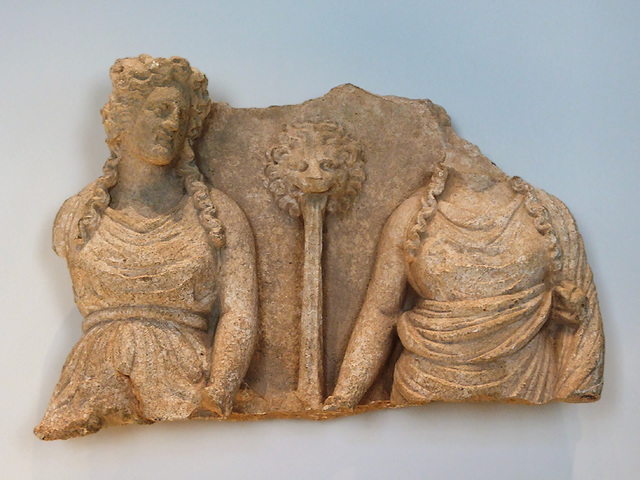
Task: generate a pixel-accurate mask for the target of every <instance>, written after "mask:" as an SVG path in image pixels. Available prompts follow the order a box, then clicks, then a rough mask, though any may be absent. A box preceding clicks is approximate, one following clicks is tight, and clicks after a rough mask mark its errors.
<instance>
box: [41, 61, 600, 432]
mask: <svg viewBox="0 0 640 480" xmlns="http://www.w3.org/2000/svg"><path fill="white" fill-rule="evenodd" d="M111 72H112V80H113V83H114V91H113V94H112V96H111V99H110V100H109V102H108V103H107V105H106V106H105V108H104V110H103V117H104V122H105V127H106V130H107V137H108V138H107V142H108V144H109V146H110V148H111V150H112V157H111V158H110V159H109V160H108V161H107V164H106V165H105V169H104V175H103V176H102V177H101V178H100V179H98V180H97V181H96V182H94V183H92V184H91V185H89V186H88V187H87V188H85V189H84V190H83V191H82V192H80V193H79V194H78V195H76V196H75V197H72V198H71V199H69V200H68V201H67V202H66V203H65V204H64V205H63V207H62V209H61V210H60V213H59V214H58V218H57V219H56V223H55V226H54V248H55V250H56V252H57V253H58V254H59V255H61V256H62V257H64V258H66V260H67V262H68V264H69V269H70V272H71V276H72V280H73V284H74V291H75V295H76V303H77V304H78V307H79V308H80V311H81V313H82V314H83V316H84V317H85V321H84V323H83V332H84V333H83V336H82V338H81V339H80V341H79V343H78V344H77V345H76V347H75V348H74V350H73V351H72V353H71V354H70V356H69V358H68V359H67V363H66V364H65V367H64V369H63V373H62V377H61V379H60V382H59V384H58V386H57V387H56V391H55V392H54V395H53V398H52V400H51V403H50V405H49V408H48V409H47V412H46V413H45V418H44V419H43V421H42V423H41V424H40V425H39V426H38V427H37V428H36V434H37V435H38V436H39V437H41V438H43V439H55V438H68V437H72V436H77V435H83V434H87V433H91V432H94V431H97V430H99V429H100V428H102V427H104V426H108V425H118V424H126V423H152V422H155V421H160V420H176V419H184V418H210V419H224V418H228V419H237V420H241V419H251V418H265V417H303V418H314V419H318V418H328V417H333V416H339V415H345V414H350V413H352V412H354V411H355V412H360V411H366V410H370V409H375V408H386V407H396V406H402V405H413V404H422V403H428V402H432V401H466V400H471V401H512V402H523V403H545V402H548V401H553V400H561V401H570V402H586V401H593V400H597V399H598V398H599V395H600V391H601V388H602V370H603V352H604V340H603V334H602V322H601V319H600V313H599V310H598V303H597V298H596V292H595V287H594V284H593V280H592V275H591V271H590V269H589V266H588V264H587V262H586V258H585V255H584V248H583V245H582V241H581V238H580V235H579V234H578V232H577V230H576V227H575V223H574V221H573V219H572V217H571V215H570V214H569V212H568V211H567V209H566V207H565V206H564V205H563V204H562V203H561V202H560V201H559V200H557V199H555V198H554V197H552V196H550V195H548V194H546V193H545V192H543V191H541V190H538V189H536V188H535V187H533V186H531V185H529V184H528V183H526V182H525V181H524V180H522V179H519V178H517V177H514V178H510V177H507V176H506V175H505V174H504V173H503V172H501V171H500V169H499V168H498V167H496V166H495V165H494V164H492V163H491V162H490V161H489V160H488V159H487V158H486V157H484V156H483V155H482V154H481V153H480V151H479V150H478V149H477V147H475V146H473V145H471V144H469V143H468V142H466V141H464V140H462V139H460V138H459V137H458V136H457V135H456V134H455V132H454V131H453V129H452V127H451V122H450V120H449V117H448V116H447V114H446V112H445V111H444V110H443V109H442V108H441V107H439V106H437V105H434V104H433V103H432V102H430V101H428V100H408V99H403V98H398V97H381V96H377V95H373V94H370V93H368V92H365V91H363V90H361V89H358V88H357V87H354V86H352V85H343V86H340V87H337V88H335V89H333V90H332V91H331V92H329V93H328V94H327V95H325V96H323V97H321V98H318V99H314V100H310V101H308V102H305V103H303V104H301V105H289V106H281V107H270V108H266V109H234V108H232V107H230V106H228V105H226V104H213V106H212V107H211V111H210V113H209V108H210V103H209V99H208V95H207V94H206V79H205V78H204V76H203V75H202V74H201V73H200V72H198V71H197V70H195V69H192V68H191V67H190V66H189V65H188V63H187V62H186V61H184V60H183V59H177V58H172V59H169V60H165V59H152V58H151V57H147V56H141V57H140V58H138V59H123V60H119V61H118V62H116V64H115V65H114V67H113V68H112V71H111ZM205 117H206V121H204V124H203V120H204V119H205ZM194 150H195V157H194ZM222 192H224V193H222ZM323 404H324V405H323Z"/></svg>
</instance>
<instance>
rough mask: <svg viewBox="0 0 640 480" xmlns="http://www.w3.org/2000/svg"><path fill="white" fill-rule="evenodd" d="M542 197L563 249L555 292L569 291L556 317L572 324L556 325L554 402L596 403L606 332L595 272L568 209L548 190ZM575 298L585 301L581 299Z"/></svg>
mask: <svg viewBox="0 0 640 480" xmlns="http://www.w3.org/2000/svg"><path fill="white" fill-rule="evenodd" d="M537 194H538V195H539V198H540V199H541V200H542V202H543V203H544V205H545V207H546V208H547V210H548V211H549V214H550V215H549V216H550V220H551V224H552V227H553V230H554V232H555V234H556V236H557V239H558V245H559V247H560V249H561V251H562V257H561V262H562V268H561V270H560V271H559V272H558V274H557V275H558V277H557V278H556V285H558V287H556V289H557V290H558V291H560V292H564V293H563V294H561V295H564V296H565V297H567V298H565V299H564V301H559V302H556V305H555V306H554V307H552V312H551V315H552V316H554V315H555V316H557V317H560V318H564V319H567V318H569V320H570V321H565V322H557V332H556V349H557V365H558V374H557V382H556V391H555V398H556V399H557V400H562V401H569V402H588V401H595V400H598V399H599V398H600V393H601V391H602V376H603V369H604V334H603V329H602V318H601V316H600V309H599V306H598V298H597V294H596V287H595V285H594V283H593V274H592V272H591V268H590V267H589V264H588V263H587V258H586V254H585V251H584V244H583V242H582V237H581V236H580V234H579V233H578V230H577V228H576V224H575V220H574V219H573V217H572V216H571V214H570V213H569V210H568V209H567V207H566V206H565V205H564V204H563V203H562V202H561V201H560V200H558V199H557V198H555V197H552V196H551V195H548V194H547V193H545V192H542V191H538V192H537ZM569 296H571V298H568V297H569ZM576 297H580V300H578V301H576V300H575V298H576ZM572 303H573V304H574V309H575V312H573V314H572V313H571V312H569V313H568V312H566V311H563V310H566V306H567V304H569V305H571V304H572ZM553 310H555V311H553ZM571 317H574V318H571Z"/></svg>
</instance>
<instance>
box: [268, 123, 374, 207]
mask: <svg viewBox="0 0 640 480" xmlns="http://www.w3.org/2000/svg"><path fill="white" fill-rule="evenodd" d="M280 141H281V143H280V144H279V145H276V146H274V147H272V148H271V149H269V150H268V151H267V155H266V158H267V164H266V167H265V175H266V177H267V186H268V188H269V190H271V193H272V194H273V195H274V197H275V198H276V201H277V202H278V206H279V207H280V208H282V209H283V210H285V211H287V212H289V214H291V215H293V216H299V215H300V198H301V197H302V196H304V195H314V194H315V195H317V194H325V195H327V196H328V200H327V211H328V212H344V211H346V210H347V209H348V208H349V206H350V205H351V204H352V203H353V200H354V199H355V197H356V196H357V195H358V194H359V193H360V190H361V189H362V183H363V182H364V179H365V175H364V170H363V162H364V160H363V158H362V155H361V153H360V150H359V148H358V146H357V144H356V143H355V141H354V140H353V139H352V138H351V137H350V136H349V135H348V134H347V133H346V132H345V131H344V129H343V128H342V127H341V126H340V125H338V124H336V123H332V122H322V123H305V124H302V125H295V126H289V127H286V129H285V131H284V132H283V134H282V135H281V137H280Z"/></svg>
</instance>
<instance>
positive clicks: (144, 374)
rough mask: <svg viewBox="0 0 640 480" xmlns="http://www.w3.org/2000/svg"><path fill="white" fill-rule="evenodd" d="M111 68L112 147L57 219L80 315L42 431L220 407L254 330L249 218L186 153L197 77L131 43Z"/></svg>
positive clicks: (195, 126)
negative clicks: (130, 54) (131, 51)
mask: <svg viewBox="0 0 640 480" xmlns="http://www.w3.org/2000/svg"><path fill="white" fill-rule="evenodd" d="M111 79H112V82H113V92H112V94H111V97H110V99H109V101H108V103H107V104H106V105H105V107H104V109H103V110H102V116H103V119H104V124H105V129H106V131H107V143H108V145H109V147H110V150H111V157H110V158H109V160H108V161H107V162H106V164H105V166H104V168H103V172H104V174H103V175H102V176H101V177H100V178H98V179H97V180H96V181H95V182H93V183H92V184H90V185H89V186H88V187H86V188H85V189H84V190H82V191H81V192H80V193H79V194H78V195H76V196H74V197H72V198H70V199H69V200H67V201H66V202H65V203H64V205H63V206H62V208H61V210H60V212H59V213H58V216H57V218H56V221H55V225H54V233H53V241H54V249H55V251H56V253H58V254H59V255H60V256H62V257H64V258H65V259H66V260H67V263H68V265H69V270H70V272H71V278H72V281H73V287H74V293H75V300H76V303H77V305H78V308H79V309H80V312H81V313H82V315H83V316H84V317H85V319H84V322H83V325H82V329H83V336H82V338H81V339H80V341H79V342H78V344H77V345H76V346H75V347H74V349H73V351H72V352H71V354H70V355H69V358H68V359H67V362H66V364H65V366H64V369H63V372H62V376H61V378H60V381H59V383H58V385H57V387H56V389H55V391H54V394H53V397H52V399H51V402H50V405H49V407H48V409H47V411H46V413H45V416H44V419H43V420H42V422H41V423H40V425H39V426H38V427H36V430H35V432H36V434H37V435H38V436H39V437H40V438H43V439H46V440H52V439H58V438H69V437H73V436H78V435H85V434H87V433H92V432H95V431H97V430H99V429H100V428H102V427H104V426H108V425H117V424H126V423H152V422H155V421H160V420H174V419H182V418H188V417H189V416H191V415H193V414H195V413H197V412H198V410H200V411H202V409H208V410H210V411H212V412H214V413H216V414H218V415H222V416H227V415H229V414H230V412H231V408H232V402H233V399H234V396H235V394H236V392H237V390H238V388H239V386H240V383H241V381H242V379H243V377H244V375H245V373H246V370H247V368H248V366H249V362H250V359H251V356H252V354H253V351H254V346H255V341H256V335H257V305H256V304H257V284H256V272H255V252H254V245H253V236H252V233H251V230H250V227H249V224H248V222H247V220H246V218H245V216H244V214H243V212H242V211H241V210H240V209H239V207H238V206H237V205H236V204H235V203H234V202H233V201H232V200H231V199H229V198H228V197H227V196H226V195H224V194H223V193H222V192H220V191H217V190H215V189H212V188H210V187H208V186H207V185H206V184H205V183H204V179H203V175H202V173H201V172H200V170H199V168H198V167H197V165H196V163H195V159H194V152H193V142H194V140H195V139H196V138H197V136H198V135H199V133H200V131H201V129H202V125H203V122H204V119H205V117H206V116H207V114H208V112H209V109H210V100H209V96H208V94H207V80H206V77H205V76H204V75H203V74H201V73H200V72H199V71H198V70H195V69H193V68H191V67H190V65H189V63H188V62H187V61H186V60H184V59H181V58H176V57H173V58H170V59H163V58H157V59H154V58H151V57H149V56H147V55H142V56H140V57H138V58H127V59H121V60H118V61H117V62H116V63H115V65H114V66H113V67H112V69H111ZM212 336H213V340H212Z"/></svg>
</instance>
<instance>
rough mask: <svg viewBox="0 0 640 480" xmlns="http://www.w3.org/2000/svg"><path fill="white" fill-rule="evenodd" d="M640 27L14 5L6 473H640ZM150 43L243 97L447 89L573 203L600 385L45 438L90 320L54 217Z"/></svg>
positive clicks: (561, 17)
mask: <svg viewBox="0 0 640 480" xmlns="http://www.w3.org/2000/svg"><path fill="white" fill-rule="evenodd" d="M445 3H446V5H445ZM54 5H55V6H54ZM638 25H640V3H638V2H636V1H589V0H587V1H585V0H583V1H563V2H558V1H532V2H512V1H473V0H472V1H465V2H458V1H456V2H436V1H397V2H382V1H366V2H365V1H345V0H343V1H340V2H339V1H326V0H325V1H321V2H320V1H318V2H300V1H280V2H265V1H262V2H258V1H255V2H250V1H234V2H219V1H211V2H204V1H202V2H185V3H184V4H179V3H178V2H175V1H171V2H169V1H163V2H124V1H115V0H114V1H110V2H98V1H93V2H44V1H43V2H29V1H22V2H11V1H8V2H7V1H5V2H3V3H2V6H0V45H1V46H2V48H1V51H0V60H1V62H0V65H1V66H2V70H1V72H0V102H1V103H0V107H1V108H0V162H1V165H2V174H1V175H0V195H1V201H0V212H1V217H0V218H1V219H2V248H1V249H0V255H1V256H2V274H1V275H0V292H1V295H2V312H3V317H4V318H3V321H2V325H3V333H2V335H0V359H1V362H2V363H1V367H2V368H1V369H0V375H1V379H2V386H3V388H2V393H1V394H0V415H1V419H0V426H1V428H0V432H1V435H0V464H1V465H2V467H1V468H2V475H1V476H2V478H11V479H22V478H36V479H40V478H43V479H63V478H64V479H87V478H91V479H113V478H157V479H175V478H258V477H259V478H282V479H284V478H310V479H316V478H317V479H377V478H385V479H390V478H431V477H433V478H487V479H497V478H508V479H511V478H518V479H534V478H535V479H540V478H559V479H563V478H575V479H583V478H594V479H595V478H611V479H625V478H629V479H631V478H637V475H638V473H637V472H638V471H640V459H639V456H638V451H640V433H639V432H640V407H639V406H638V398H639V397H640V379H639V375H638V373H637V372H638V369H639V367H640V354H639V353H638V352H639V351H640V348H639V344H640V327H639V323H640V322H638V316H639V312H640V300H639V298H640V291H639V288H638V287H639V284H640V282H639V280H640V275H639V273H638V271H639V269H640V260H639V259H640V255H639V254H638V248H639V247H640V227H639V226H638V220H639V211H640V208H639V204H640V194H639V190H640V165H639V162H638V152H639V151H640V140H639V139H640V136H639V135H638V127H639V125H640V122H639V120H640V96H639V93H640V88H639V87H640V82H639V81H638V75H639V74H640V55H639V53H640V34H639V33H638V32H639V31H640V29H639V28H638ZM139 53H149V54H152V55H156V56H170V55H180V56H184V57H186V58H188V59H189V60H190V61H191V63H192V64H193V65H194V66H196V67H198V68H199V69H200V70H202V71H203V72H204V73H205V74H206V75H207V76H208V77H209V81H210V86H211V88H210V91H211V94H212V96H213V97H214V98H215V99H217V100H223V101H227V102H229V103H230V104H231V105H233V106H236V107H249V106H256V107H262V106H268V105H272V104H286V103H298V102H301V101H304V100H306V99H309V98H313V97H317V96H320V95H323V94H324V93H326V92H327V91H328V90H329V89H331V88H332V87H334V86H336V85H338V84H341V83H346V82H350V83H353V84H356V85H358V86H360V87H362V88H365V89H367V90H369V91H371V92H374V93H378V94H393V95H398V96H405V97H411V98H430V99H431V100H433V101H434V102H436V103H438V104H441V105H443V106H444V107H445V108H446V109H447V111H448V113H449V114H450V115H451V117H452V119H453V122H454V125H455V126H456V128H457V130H458V132H459V133H460V134H461V135H462V136H463V137H465V138H466V139H468V140H470V141H471V142H473V143H476V144H477V145H479V146H480V148H481V149H482V150H483V152H484V153H485V154H486V155H487V156H489V157H490V158H491V159H492V160H493V161H494V162H496V163H497V164H498V165H499V166H500V167H502V168H503V170H505V171H506V172H507V173H509V174H512V175H516V174H517V175H521V176H522V177H524V178H525V179H526V180H528V181H529V182H531V183H533V184H534V185H536V186H538V187H541V188H543V189H545V190H547V191H549V192H551V193H553V194H555V195H556V196H558V197H559V198H561V199H562V200H564V201H565V203H567V204H568V206H569V207H570V208H571V210H572V212H573V213H574V215H575V217H576V218H577V220H578V224H579V226H580V228H581V231H582V233H583V236H584V238H585V242H586V247H587V252H588V255H589V259H590V262H591V264H592V267H593V269H594V271H595V276H596V282H597V285H598V288H599V295H600V301H601V307H602V312H603V317H604V321H605V333H606V340H607V355H606V372H605V390H604V395H603V398H602V400H601V401H600V402H598V403H596V404H591V405H564V404H562V405H547V406H542V407H523V406H507V405H432V406H427V407H424V408H413V409H405V410H401V411H387V412H377V413H373V414H368V415H364V416H359V417H354V418H348V419H343V420H339V421H332V422H324V423H313V422H308V421H268V422H255V423H243V424H228V423H226V424H223V423H220V424H217V423H211V422H181V423H176V424H162V425H154V426H150V427H139V428H136V427H127V428H114V429H110V430H107V431H103V432H101V433H99V434H97V435H93V436H90V437H86V438H83V439H78V440H72V441H67V442H54V443H43V442H40V441H39V440H37V439H36V437H35V436H33V435H32V434H31V429H32V428H33V426H34V425H35V424H36V423H37V422H38V421H39V419H40V416H41V415H42V413H43V411H44V408H45V406H46V404H47V402H48V399H49V396H50V394H51V392H52V390H53V387H54V385H55V382H56V381H57V377H58V374H59V372H60V368H61V366H62V364H63V362H64V359H65V357H66V355H67V353H68V352H69V351H70V349H71V347H72V346H73V344H74V343H75V341H76V340H77V339H78V338H79V336H80V328H79V323H80V321H81V318H80V315H79V313H77V310H76V309H75V305H74V303H73V298H72V293H71V285H70V281H69V279H68V274H67V270H66V266H65V265H64V262H63V261H61V260H60V259H57V258H56V257H55V256H54V254H53V253H52V251H51V249H50V230H51V225H52V222H53V218H54V215H55V213H56V211H57V208H58V207H59V206H60V205H61V204H62V201H63V200H64V199H65V198H66V197H68V196H70V195H72V194H74V193H76V192H77V191H78V190H80V189H81V188H82V187H83V186H84V185H86V184H87V183H88V182H90V181H91V180H93V179H94V178H95V177H97V176H98V175H99V172H100V168H101V166H102V163H103V161H104V160H105V159H106V157H107V149H106V147H105V146H104V143H103V141H104V133H103V129H102V125H101V122H100V116H99V109H100V108H101V106H102V105H103V104H104V102H105V101H106V99H107V97H108V94H109V91H110V86H109V79H108V70H109V67H110V66H111V65H112V64H113V62H114V60H115V59H116V58H118V57H123V56H134V55H138V54H139Z"/></svg>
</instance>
